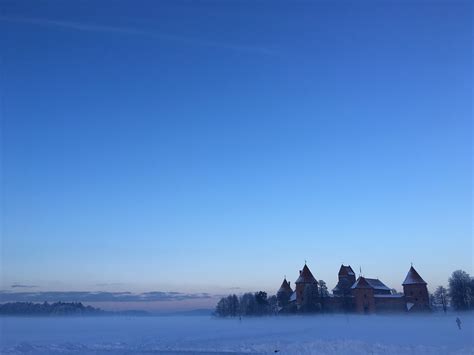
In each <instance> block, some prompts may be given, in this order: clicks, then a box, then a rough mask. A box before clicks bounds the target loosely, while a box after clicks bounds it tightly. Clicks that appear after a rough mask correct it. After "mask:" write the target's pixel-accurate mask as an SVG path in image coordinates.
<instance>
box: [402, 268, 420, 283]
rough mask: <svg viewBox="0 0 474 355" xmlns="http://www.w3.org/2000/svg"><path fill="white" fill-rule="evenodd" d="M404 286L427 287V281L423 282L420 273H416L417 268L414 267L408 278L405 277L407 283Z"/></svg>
mask: <svg viewBox="0 0 474 355" xmlns="http://www.w3.org/2000/svg"><path fill="white" fill-rule="evenodd" d="M402 285H403V286H405V285H426V282H425V280H423V279H422V278H421V276H420V274H419V273H418V272H416V270H415V268H414V267H413V266H412V267H410V270H408V274H407V277H405V281H403V283H402Z"/></svg>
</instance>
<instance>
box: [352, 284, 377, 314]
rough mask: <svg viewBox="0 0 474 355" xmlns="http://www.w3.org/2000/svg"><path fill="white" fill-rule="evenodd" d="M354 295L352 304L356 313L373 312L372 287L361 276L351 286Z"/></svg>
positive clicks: (373, 298)
mask: <svg viewBox="0 0 474 355" xmlns="http://www.w3.org/2000/svg"><path fill="white" fill-rule="evenodd" d="M351 289H352V294H353V295H354V305H355V310H356V312H357V313H374V312H375V297H374V288H373V287H372V286H371V285H370V284H369V282H367V280H366V279H365V278H364V277H363V276H359V278H358V279H357V281H356V282H355V284H354V285H352V287H351Z"/></svg>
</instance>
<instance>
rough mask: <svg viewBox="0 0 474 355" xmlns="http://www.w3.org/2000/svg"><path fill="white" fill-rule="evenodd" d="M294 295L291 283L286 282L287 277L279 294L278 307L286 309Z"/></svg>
mask: <svg viewBox="0 0 474 355" xmlns="http://www.w3.org/2000/svg"><path fill="white" fill-rule="evenodd" d="M292 293H293V290H292V289H291V286H290V283H289V282H288V281H286V277H285V278H284V279H283V282H282V284H281V286H280V288H279V290H278V292H277V300H278V306H279V307H285V306H286V305H287V304H288V302H289V300H290V297H291V294H292Z"/></svg>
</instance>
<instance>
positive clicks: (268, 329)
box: [0, 313, 474, 355]
mask: <svg viewBox="0 0 474 355" xmlns="http://www.w3.org/2000/svg"><path fill="white" fill-rule="evenodd" d="M460 318H461V319H462V329H461V330H459V329H458V327H457V326H456V322H455V319H456V315H455V314H454V313H453V314H448V315H444V314H429V315H386V316H379V315H373V316H357V315H318V316H287V317H285V316H282V317H262V318H244V319H242V320H239V319H238V318H237V319H219V318H214V317H211V316H163V317H84V318H0V326H1V329H2V338H1V345H0V353H2V354H25V353H26V354H77V353H81V354H82V353H83V354H149V353H157V354H177V353H189V354H222V353H229V352H232V353H241V354H269V353H274V352H275V351H277V352H279V353H282V354H334V355H335V354H413V355H415V354H440V355H441V354H443V355H444V354H472V353H474V343H473V342H474V340H473V331H474V314H472V313H466V314H461V316H460Z"/></svg>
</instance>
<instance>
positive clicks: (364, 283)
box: [351, 276, 390, 291]
mask: <svg viewBox="0 0 474 355" xmlns="http://www.w3.org/2000/svg"><path fill="white" fill-rule="evenodd" d="M351 288H373V289H374V290H387V291H390V289H389V288H388V286H387V285H385V284H384V283H383V282H382V281H380V280H379V279H369V278H367V277H363V276H360V277H359V278H358V279H357V281H356V282H355V283H354V285H352V287H351Z"/></svg>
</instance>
